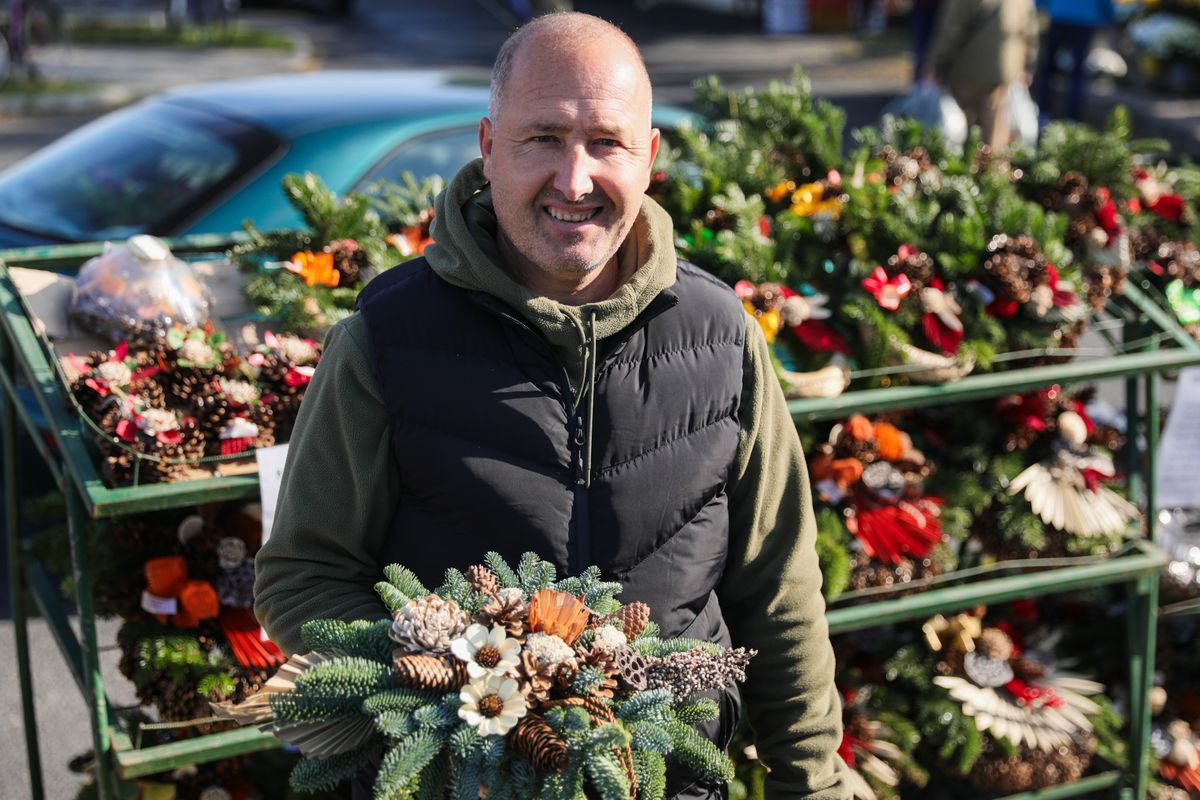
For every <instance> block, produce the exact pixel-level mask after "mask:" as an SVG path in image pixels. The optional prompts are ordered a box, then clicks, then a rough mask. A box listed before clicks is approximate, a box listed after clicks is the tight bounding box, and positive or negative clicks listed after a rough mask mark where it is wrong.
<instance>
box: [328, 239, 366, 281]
mask: <svg viewBox="0 0 1200 800" xmlns="http://www.w3.org/2000/svg"><path fill="white" fill-rule="evenodd" d="M327 250H328V251H329V253H330V255H332V256H333V268H334V269H335V270H337V272H338V283H337V285H338V286H353V285H354V284H356V283H358V282H359V281H360V280H361V279H362V273H363V270H365V269H366V268H367V266H368V265H369V262H368V260H367V251H365V250H363V249H362V247H361V246H360V245H359V243H358V242H356V241H354V240H353V239H338V240H337V241H335V242H331V243H330V244H329V247H328V248H327Z"/></svg>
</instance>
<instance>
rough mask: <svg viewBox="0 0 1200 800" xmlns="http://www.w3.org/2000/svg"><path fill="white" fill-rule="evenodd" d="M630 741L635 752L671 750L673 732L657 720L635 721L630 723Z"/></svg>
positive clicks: (667, 751) (664, 751)
mask: <svg viewBox="0 0 1200 800" xmlns="http://www.w3.org/2000/svg"><path fill="white" fill-rule="evenodd" d="M628 728H629V732H630V742H631V743H632V745H633V749H634V751H635V752H638V751H643V750H646V751H650V752H654V753H669V752H671V747H672V739H671V734H670V733H669V732H668V731H667V730H666V729H664V728H663V727H662V725H660V724H657V723H656V722H633V723H629V725H628Z"/></svg>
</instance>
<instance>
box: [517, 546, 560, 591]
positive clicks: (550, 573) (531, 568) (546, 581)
mask: <svg viewBox="0 0 1200 800" xmlns="http://www.w3.org/2000/svg"><path fill="white" fill-rule="evenodd" d="M555 572H556V570H555V569H554V565H553V564H551V563H550V562H548V561H543V560H542V559H541V557H540V556H538V555H537V554H536V553H525V554H524V555H522V556H521V563H520V564H518V565H517V576H518V578H519V579H520V586H521V589H522V590H523V591H524V592H525V594H527V595H532V594H534V593H535V592H537V591H539V590H540V589H545V588H548V587H549V586H550V585H551V584H552V583H554V578H555Z"/></svg>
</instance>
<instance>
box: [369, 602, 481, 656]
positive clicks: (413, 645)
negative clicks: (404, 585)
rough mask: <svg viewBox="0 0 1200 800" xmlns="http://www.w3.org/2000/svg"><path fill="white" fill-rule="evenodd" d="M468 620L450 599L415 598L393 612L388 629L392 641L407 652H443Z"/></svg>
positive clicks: (446, 650)
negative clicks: (393, 617) (393, 615)
mask: <svg viewBox="0 0 1200 800" xmlns="http://www.w3.org/2000/svg"><path fill="white" fill-rule="evenodd" d="M468 624H470V620H469V619H468V618H467V615H466V614H465V613H464V612H463V611H462V609H460V608H459V607H458V603H455V602H454V601H453V600H443V599H442V598H440V597H437V596H431V597H419V598H415V599H413V600H410V601H408V603H407V604H406V605H405V606H403V607H402V608H400V609H399V610H397V611H396V614H395V620H394V621H393V622H392V627H391V629H390V630H389V631H388V635H389V636H390V637H391V638H392V641H394V642H396V643H397V644H399V645H400V647H401V648H402V649H404V650H407V651H409V652H417V653H420V652H429V653H436V654H441V653H446V652H449V650H450V640H451V639H455V638H458V637H459V636H461V635H462V634H463V632H464V631H465V630H466V629H467V625H468Z"/></svg>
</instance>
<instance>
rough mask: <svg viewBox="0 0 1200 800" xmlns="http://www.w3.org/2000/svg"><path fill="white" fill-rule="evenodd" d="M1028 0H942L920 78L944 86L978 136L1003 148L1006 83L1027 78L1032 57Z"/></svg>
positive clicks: (1007, 134)
mask: <svg viewBox="0 0 1200 800" xmlns="http://www.w3.org/2000/svg"><path fill="white" fill-rule="evenodd" d="M1037 32H1038V25H1037V11H1036V9H1035V8H1034V5H1033V0H944V2H943V3H942V9H941V12H940V13H939V16H938V21H937V28H936V30H935V33H934V37H933V45H932V48H931V50H930V54H929V64H930V67H929V72H928V73H927V74H926V78H928V79H930V80H934V81H936V82H937V83H938V84H939V85H941V86H943V87H944V88H945V89H947V90H948V91H949V92H950V93H951V94H952V95H954V99H955V100H956V101H957V102H958V104H959V106H960V107H961V108H962V110H963V113H964V114H965V115H966V117H967V123H968V124H969V125H978V126H979V127H980V129H981V130H982V132H983V141H984V143H985V144H988V145H990V146H991V148H992V149H993V150H997V151H998V150H1003V149H1004V148H1005V147H1006V146H1007V145H1008V143H1009V142H1010V141H1011V140H1012V122H1011V119H1010V116H1009V112H1008V85H1009V84H1010V83H1012V82H1013V81H1019V80H1023V81H1025V82H1026V83H1028V81H1029V76H1030V75H1032V74H1033V67H1034V65H1035V64H1036V63H1037Z"/></svg>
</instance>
